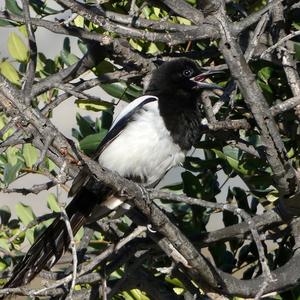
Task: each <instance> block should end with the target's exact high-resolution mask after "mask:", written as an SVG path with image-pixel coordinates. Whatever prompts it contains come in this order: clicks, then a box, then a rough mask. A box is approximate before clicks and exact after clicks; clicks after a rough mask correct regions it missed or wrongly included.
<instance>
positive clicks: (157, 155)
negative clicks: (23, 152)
mask: <svg viewBox="0 0 300 300" xmlns="http://www.w3.org/2000/svg"><path fill="white" fill-rule="evenodd" d="M211 73H212V72H209V71H203V69H201V68H200V67H199V66H198V65H197V64H196V63H195V62H194V61H192V60H190V59H186V58H181V59H177V60H174V61H171V62H166V63H163V64H162V65H161V66H160V67H159V68H158V69H157V70H155V71H154V72H153V74H152V77H151V79H150V82H149V85H148V88H147V89H146V93H145V95H144V96H142V97H139V98H137V99H136V100H134V101H133V102H131V103H130V104H129V105H128V106H127V107H126V108H125V109H124V110H123V111H122V112H121V113H120V115H119V116H118V117H117V118H116V120H115V121H114V123H113V124H112V127H111V129H110V130H109V132H108V134H107V135H106V136H105V138H104V139H103V140H102V141H101V143H100V145H99V147H98V149H97V151H96V154H95V158H96V159H98V161H99V163H100V164H101V165H102V166H103V167H105V168H107V169H110V170H112V171H115V172H117V173H119V174H120V175H121V176H124V177H126V178H128V179H131V180H133V181H135V182H137V183H140V184H142V185H144V186H145V187H152V186H155V185H156V184H157V183H158V182H159V181H160V179H161V178H162V177H163V176H164V175H165V173H166V172H167V171H168V170H169V169H170V168H172V167H174V166H176V165H178V164H180V163H182V162H183V161H184V159H185V155H186V152H187V151H188V150H189V149H190V148H191V147H192V146H193V145H194V144H195V143H196V142H197V141H198V140H199V139H200V137H201V134H202V133H201V130H200V128H201V112H200V109H199V102H198V98H199V95H200V93H201V91H202V90H203V89H218V88H220V87H219V86H217V85H215V84H212V83H207V82H205V79H206V78H207V77H208V76H209V75H210V74H211ZM94 183H95V182H94V180H92V179H91V178H89V177H88V176H87V175H86V173H84V172H80V173H79V175H78V177H77V178H76V179H75V180H74V183H73V186H72V189H71V194H72V195H73V196H74V198H73V200H72V201H71V202H70V204H69V205H68V206H67V208H66V212H67V214H68V217H69V219H70V224H71V227H72V230H73V233H74V235H75V234H76V232H77V231H78V230H79V229H80V227H81V226H83V225H85V224H87V223H88V222H91V221H94V220H97V219H99V218H101V217H104V216H105V215H107V214H108V213H110V212H111V211H113V210H115V209H116V208H118V207H119V206H122V205H124V201H125V200H126V199H122V198H120V197H119V196H118V193H117V191H113V190H112V189H111V188H108V187H106V186H103V188H102V190H103V192H102V193H101V194H96V193H94V192H93V189H92V188H91V185H92V184H94ZM97 190H99V187H98V189H97ZM69 242H70V238H69V235H68V233H67V230H66V227H65V223H64V221H63V220H61V219H60V218H57V219H55V220H54V221H53V223H52V224H51V225H50V226H49V227H48V228H47V229H46V230H45V232H44V233H42V235H41V236H40V237H39V238H38V239H37V241H36V242H35V243H34V244H33V245H32V247H31V248H30V249H29V251H28V253H27V254H26V255H25V256H24V258H23V259H22V260H21V261H20V262H19V263H18V264H17V266H16V267H15V269H14V270H13V274H12V277H11V278H10V280H9V281H8V282H7V284H6V285H5V287H17V286H20V285H23V284H27V283H28V282H30V281H31V280H32V279H33V278H34V277H35V276H36V275H37V274H38V273H39V272H40V271H41V270H42V269H43V268H46V267H47V268H51V267H52V266H53V265H54V264H55V263H56V262H57V260H58V259H59V258H60V257H61V255H62V254H63V252H64V251H65V250H66V249H67V248H68V246H69Z"/></svg>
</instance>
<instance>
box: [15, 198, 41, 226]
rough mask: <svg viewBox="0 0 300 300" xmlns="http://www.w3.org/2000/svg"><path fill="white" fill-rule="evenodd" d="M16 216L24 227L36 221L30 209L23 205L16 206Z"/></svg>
mask: <svg viewBox="0 0 300 300" xmlns="http://www.w3.org/2000/svg"><path fill="white" fill-rule="evenodd" d="M16 215H17V217H18V218H19V219H20V220H21V222H22V223H23V224H24V225H25V226H26V225H28V224H29V223H30V222H31V221H33V220H35V219H36V216H35V214H34V213H33V211H32V209H31V207H30V206H28V205H25V204H23V203H17V204H16Z"/></svg>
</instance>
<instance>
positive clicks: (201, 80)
mask: <svg viewBox="0 0 300 300" xmlns="http://www.w3.org/2000/svg"><path fill="white" fill-rule="evenodd" d="M220 73H223V71H218V70H208V71H204V72H203V73H201V74H199V75H197V76H195V77H193V78H191V79H190V80H192V81H193V82H195V83H197V86H195V88H196V89H199V88H200V89H218V90H223V88H222V87H221V86H219V85H217V84H215V83H212V82H205V80H206V79H207V78H208V77H209V76H210V75H213V74H220Z"/></svg>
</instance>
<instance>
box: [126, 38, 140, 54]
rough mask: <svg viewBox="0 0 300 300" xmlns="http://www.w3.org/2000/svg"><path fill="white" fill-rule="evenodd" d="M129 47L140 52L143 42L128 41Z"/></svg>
mask: <svg viewBox="0 0 300 300" xmlns="http://www.w3.org/2000/svg"><path fill="white" fill-rule="evenodd" d="M129 45H130V46H131V47H132V48H133V49H135V50H137V51H142V50H143V42H142V41H140V40H137V41H135V40H133V39H130V40H129Z"/></svg>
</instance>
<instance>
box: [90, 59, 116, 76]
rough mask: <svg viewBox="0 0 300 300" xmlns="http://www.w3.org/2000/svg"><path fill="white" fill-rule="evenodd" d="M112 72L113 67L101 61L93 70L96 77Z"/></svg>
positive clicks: (107, 62)
mask: <svg viewBox="0 0 300 300" xmlns="http://www.w3.org/2000/svg"><path fill="white" fill-rule="evenodd" d="M114 70H115V67H114V65H113V64H112V63H110V62H109V61H106V60H102V61H101V62H100V63H99V64H98V65H97V66H96V67H95V68H93V71H94V73H95V74H96V75H97V76H100V75H103V74H106V73H110V72H113V71H114Z"/></svg>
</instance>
